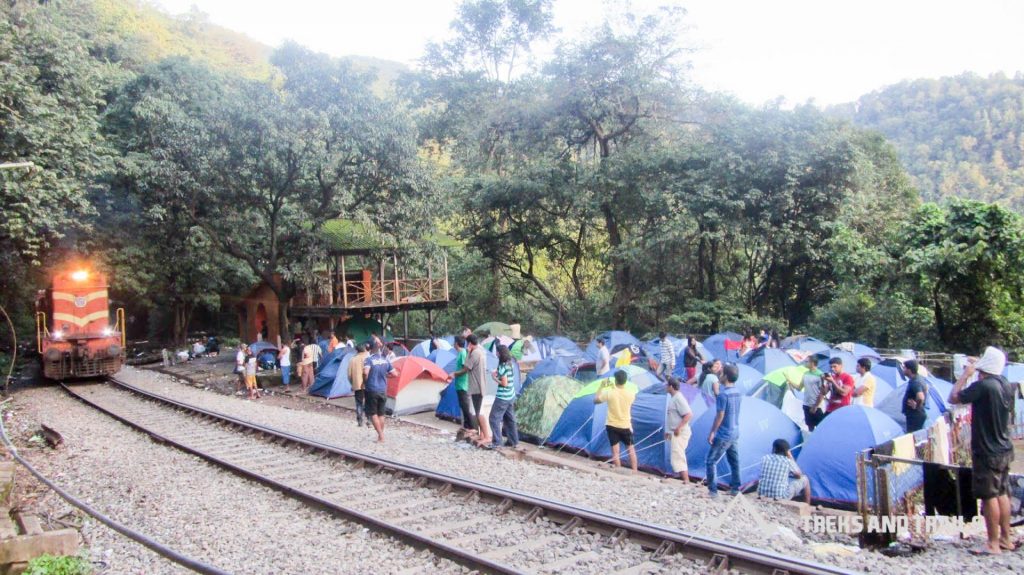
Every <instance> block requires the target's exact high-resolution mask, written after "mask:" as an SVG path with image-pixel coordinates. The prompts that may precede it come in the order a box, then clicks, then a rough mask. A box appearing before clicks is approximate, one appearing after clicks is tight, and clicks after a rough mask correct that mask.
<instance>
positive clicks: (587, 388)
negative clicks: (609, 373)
mask: <svg viewBox="0 0 1024 575" xmlns="http://www.w3.org/2000/svg"><path fill="white" fill-rule="evenodd" d="M629 367H632V366H629ZM619 369H622V371H625V372H626V373H629V371H628V370H626V369H623V368H619ZM637 369H641V370H642V369H643V368H637ZM604 384H608V386H609V387H610V386H613V385H615V378H614V377H602V378H601V379H595V380H594V381H591V382H590V383H588V384H586V385H584V386H583V387H581V388H580V389H579V391H577V392H576V396H575V397H583V396H585V395H594V394H595V393H597V390H599V389H601V386H602V385H604ZM626 389H628V390H631V391H632V392H633V393H640V388H639V387H637V386H636V384H635V383H633V380H632V379H630V380H627V381H626Z"/></svg>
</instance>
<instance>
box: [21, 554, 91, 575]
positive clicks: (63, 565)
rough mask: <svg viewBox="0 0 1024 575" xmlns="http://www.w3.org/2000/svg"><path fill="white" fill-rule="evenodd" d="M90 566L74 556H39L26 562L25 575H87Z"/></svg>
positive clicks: (87, 562) (82, 559) (83, 559)
mask: <svg viewBox="0 0 1024 575" xmlns="http://www.w3.org/2000/svg"><path fill="white" fill-rule="evenodd" d="M92 572H93V569H92V564H90V563H89V561H88V560H87V559H85V558H84V557H79V556H75V555H61V556H54V555H40V556H39V557H36V558H35V559H32V560H31V561H29V562H28V566H27V567H26V568H25V571H24V574H25V575H89V574H90V573H92Z"/></svg>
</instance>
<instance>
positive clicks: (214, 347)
mask: <svg viewBox="0 0 1024 575" xmlns="http://www.w3.org/2000/svg"><path fill="white" fill-rule="evenodd" d="M206 353H207V355H210V356H212V357H216V356H218V355H220V342H219V341H217V338H216V337H214V336H212V335H211V336H210V337H209V338H208V339H207V340H206Z"/></svg>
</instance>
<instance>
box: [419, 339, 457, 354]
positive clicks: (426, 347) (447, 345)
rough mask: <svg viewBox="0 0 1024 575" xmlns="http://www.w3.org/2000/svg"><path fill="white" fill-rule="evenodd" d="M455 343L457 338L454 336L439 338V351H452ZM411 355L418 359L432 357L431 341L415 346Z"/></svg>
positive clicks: (424, 341)
mask: <svg viewBox="0 0 1024 575" xmlns="http://www.w3.org/2000/svg"><path fill="white" fill-rule="evenodd" d="M453 343H455V338H454V337H452V336H450V335H449V336H445V337H439V338H437V349H452V344H453ZM409 353H410V354H412V355H414V356H416V357H428V356H429V355H430V340H429V339H425V340H423V341H421V342H419V343H417V344H416V345H414V346H413V348H412V349H411V350H409Z"/></svg>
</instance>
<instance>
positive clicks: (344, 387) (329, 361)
mask: <svg viewBox="0 0 1024 575" xmlns="http://www.w3.org/2000/svg"><path fill="white" fill-rule="evenodd" d="M354 356H355V353H353V352H352V350H351V349H349V348H344V347H342V348H338V349H336V350H334V351H332V352H331V353H329V354H327V357H325V358H324V359H323V360H322V361H321V362H320V366H319V369H318V370H317V372H316V378H315V379H314V380H313V385H312V386H310V388H309V395H316V396H319V397H326V398H327V399H334V398H336V397H343V396H346V395H352V382H351V381H349V379H348V362H349V361H350V360H351V359H352V357H354Z"/></svg>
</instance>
